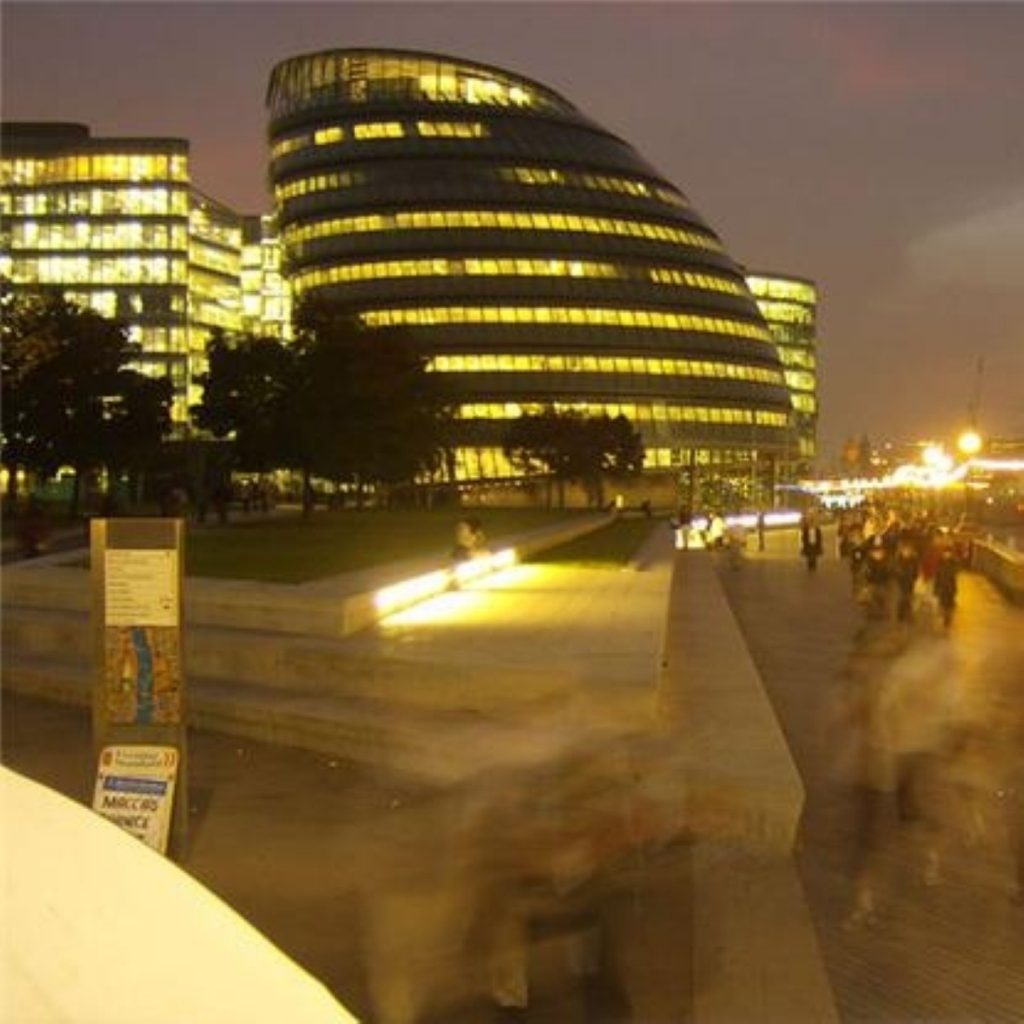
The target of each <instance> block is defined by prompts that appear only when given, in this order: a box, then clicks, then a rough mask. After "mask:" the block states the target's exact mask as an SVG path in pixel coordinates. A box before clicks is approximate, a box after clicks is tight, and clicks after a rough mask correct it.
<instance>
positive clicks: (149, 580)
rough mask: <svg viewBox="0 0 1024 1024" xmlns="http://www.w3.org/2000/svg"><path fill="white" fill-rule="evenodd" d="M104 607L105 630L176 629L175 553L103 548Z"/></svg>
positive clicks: (176, 559) (176, 585)
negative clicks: (146, 627)
mask: <svg viewBox="0 0 1024 1024" xmlns="http://www.w3.org/2000/svg"><path fill="white" fill-rule="evenodd" d="M103 580H104V583H103V589H104V607H105V615H106V624H107V625H108V626H177V625H178V582H179V581H178V553H177V551H174V550H169V549H158V550H146V549H139V548H107V550H106V554H105V561H104V577H103Z"/></svg>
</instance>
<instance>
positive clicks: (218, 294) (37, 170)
mask: <svg viewBox="0 0 1024 1024" xmlns="http://www.w3.org/2000/svg"><path fill="white" fill-rule="evenodd" d="M0 143H2V156H0V216H2V218H3V230H2V233H0V275H2V276H3V277H4V278H5V279H6V280H7V281H8V282H10V287H11V288H12V290H14V291H15V292H17V291H19V290H26V291H28V290H35V289H38V288H39V287H40V286H44V287H45V286H48V287H56V288H59V289H61V291H62V292H63V293H64V294H65V295H66V296H67V298H68V299H70V300H72V301H75V302H78V303H81V304H82V305H85V306H88V307H90V308H92V309H95V310H96V311H97V312H99V313H101V314H102V315H104V316H109V317H117V318H118V319H120V320H122V321H123V322H124V323H125V325H126V326H127V329H128V335H129V338H130V339H131V340H132V341H133V342H136V343H137V344H138V345H139V346H140V347H141V354H140V356H139V359H138V361H137V363H136V367H137V368H138V369H139V370H141V371H142V372H144V373H148V374H151V375H154V376H167V377H169V378H170V380H171V381H172V383H173V385H174V403H173V409H172V416H173V419H174V421H175V423H176V425H177V426H178V427H179V428H181V427H183V426H184V424H186V423H187V419H188V406H189V405H190V404H191V403H193V402H196V401H198V400H199V397H200V394H201V391H200V389H199V387H198V385H197V384H196V377H197V376H198V375H199V374H201V373H202V372H203V370H204V369H205V348H206V342H207V340H208V338H209V334H210V331H211V330H212V329H213V328H214V327H222V328H224V329H226V330H237V329H238V328H239V326H240V323H241V320H240V286H239V260H240V252H241V219H240V217H239V216H238V215H237V214H236V213H234V212H233V211H232V210H230V209H229V208H228V207H226V206H224V205H223V204H221V203H218V202H216V201H215V200H213V199H210V198H209V197H208V196H206V195H204V194H203V193H202V192H200V191H199V190H198V189H196V188H195V187H194V185H193V184H192V181H191V178H190V173H189V146H188V143H187V142H186V141H185V140H184V139H167V138H99V137H95V136H93V135H91V134H90V131H89V128H88V127H87V126H85V125H81V124H61V123H50V122H48V123H38V124H37V123H5V124H3V125H2V126H0Z"/></svg>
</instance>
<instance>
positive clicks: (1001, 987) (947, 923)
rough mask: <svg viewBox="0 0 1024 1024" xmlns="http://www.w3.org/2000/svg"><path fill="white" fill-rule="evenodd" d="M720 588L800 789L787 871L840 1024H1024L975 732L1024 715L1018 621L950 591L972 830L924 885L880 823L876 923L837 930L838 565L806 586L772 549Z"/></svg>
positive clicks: (1003, 840) (848, 785) (973, 581)
mask: <svg viewBox="0 0 1024 1024" xmlns="http://www.w3.org/2000/svg"><path fill="white" fill-rule="evenodd" d="M830 554H831V552H830ZM720 576H721V579H722V580H723V583H724V584H725V588H726V592H727V594H728V596H729V599H730V602H731V604H732V607H733V610H734V612H735V614H736V616H737V618H738V620H739V622H740V626H741V628H742V629H743V632H744V634H745V636H746V639H747V642H748V644H749V647H750V650H751V653H752V655H753V657H754V660H755V663H756V664H757V666H758V669H759V670H760V673H761V676H762V679H763V680H764V684H765V687H766V689H767V691H768V695H769V697H770V698H771V700H772V702H773V705H774V707H775V711H776V714H777V715H778V717H779V719H780V722H781V724H782V727H783V729H784V730H785V733H786V738H787V740H788V742H789V745H790V749H791V751H792V753H793V757H794V759H795V761H796V764H797V767H798V769H799V770H800V773H801V776H802V778H803V781H804V785H805V787H806V791H807V800H806V805H805V811H804V818H803V823H802V828H801V831H800V836H799V840H798V848H797V854H796V856H797V861H798V865H799V869H800V873H801V878H802V880H803V883H804V888H805V892H806V893H807V896H808V901H809V904H810V907H811V911H812V914H813V916H814V921H815V925H816V927H817V931H818V936H819V941H820V943H821V948H822V951H823V953H824V955H825V961H826V966H827V969H828V972H829V976H830V980H831V982H832V986H833V991H834V992H835V996H836V1002H837V1004H838V1008H839V1011H840V1014H841V1016H842V1019H843V1020H844V1021H851V1022H852V1021H865V1022H867V1021H943V1022H954V1021H955V1022H967V1021H972V1022H973V1021H986V1022H989V1021H1020V1020H1024V907H1022V906H1018V905H1014V904H1012V903H1011V902H1010V901H1009V900H1008V898H1007V896H1008V893H1009V891H1010V886H1011V884H1012V873H1013V867H1012V864H1011V863H1010V858H1009V855H1008V850H1007V840H1008V837H1007V834H1006V824H1007V822H1006V819H1005V809H1006V798H1005V796H1003V795H1001V794H1002V793H1003V792H1004V787H1003V779H1002V776H1001V771H1000V769H1001V768H1002V765H1001V764H1000V763H999V759H998V757H997V751H996V750H995V749H994V747H995V743H996V738H994V737H992V736H991V734H990V733H989V731H988V725H989V722H988V720H987V717H986V715H987V710H988V708H989V700H990V698H991V697H992V696H993V695H994V693H995V691H996V690H997V689H1002V690H1003V692H1005V690H1006V689H1007V688H1010V689H1014V688H1015V692H1016V694H1017V699H1018V700H1019V701H1024V642H1022V640H1021V634H1022V631H1024V609H1021V608H1020V607H1016V608H1015V607H1014V606H1012V605H1010V604H1009V603H1007V602H1006V601H1005V600H1004V599H1003V598H1002V597H1001V596H1000V595H999V594H998V593H997V592H996V591H995V590H994V589H993V588H992V587H991V586H990V585H989V584H988V583H987V582H986V581H985V580H984V579H982V578H981V577H978V576H975V575H973V574H965V575H963V576H962V577H961V581H960V583H961V589H960V600H959V607H958V610H957V614H956V618H955V621H954V624H953V626H952V628H951V630H950V632H949V633H948V635H946V636H943V637H941V638H940V639H941V642H943V643H945V644H948V645H949V647H950V649H951V654H952V664H953V665H954V666H955V669H954V671H955V672H956V675H957V679H956V682H957V684H958V687H959V690H960V693H961V694H962V695H963V702H964V705H965V712H966V714H968V715H969V716H970V717H971V718H972V720H973V721H974V723H975V726H976V735H977V737H978V739H977V742H976V743H975V746H974V749H968V751H967V753H966V755H965V757H964V758H963V759H962V760H963V762H964V764H963V766H962V767H958V768H955V769H954V774H956V773H957V772H958V773H959V778H958V781H959V782H960V783H961V785H962V787H963V788H964V789H965V790H966V793H965V800H964V803H965V805H966V806H967V807H968V809H969V811H970V815H969V816H964V817H966V820H964V817H962V818H961V819H960V820H957V821H955V822H953V823H952V824H950V823H949V822H947V823H946V825H947V828H946V830H945V831H946V832H947V836H946V842H945V844H944V845H943V848H942V849H943V864H942V869H941V875H940V879H939V882H938V884H934V885H928V884H926V882H925V879H924V877H923V868H924V858H923V856H922V851H921V849H920V846H919V844H918V838H919V837H918V836H916V835H915V834H914V832H913V829H903V828H901V827H900V825H899V823H898V821H897V818H896V815H895V811H894V810H893V809H892V808H888V811H889V812H891V813H890V814H889V817H887V818H886V820H885V825H884V827H883V835H882V842H881V849H880V851H879V855H880V861H881V866H880V870H879V874H880V876H881V881H880V885H879V888H880V894H879V904H878V913H877V920H876V921H875V922H874V923H873V924H871V925H868V926H864V927H856V928H850V927H847V928H845V929H844V927H843V925H844V921H846V918H847V916H848V913H849V911H850V908H851V905H852V901H853V868H852V863H853V860H854V851H855V849H856V847H857V844H858V843H859V841H860V837H859V836H858V835H857V831H858V827H859V821H860V819H859V815H858V811H857V806H856V801H855V799H854V792H853V785H852V784H853V783H854V782H855V781H856V780H855V777H854V774H853V772H852V771H851V757H850V753H851V749H852V747H851V744H852V743H853V742H854V739H853V738H852V737H851V736H850V735H848V734H844V733H847V726H846V720H845V718H844V716H843V713H842V708H843V706H844V702H845V699H846V689H847V687H848V686H849V685H851V683H850V680H849V679H848V677H847V676H846V674H845V673H844V668H845V667H846V666H847V665H848V663H849V659H850V652H851V646H852V643H853V637H854V634H855V632H856V630H857V628H858V626H859V624H860V621H861V618H860V613H859V610H858V609H857V607H856V605H855V603H854V601H853V598H852V595H851V587H850V580H849V574H848V572H847V567H846V564H845V563H844V562H841V561H839V560H838V559H836V558H835V557H826V558H825V559H824V560H823V561H822V563H821V564H820V565H819V568H818V571H817V573H815V574H811V573H808V572H807V571H806V570H805V569H804V566H803V563H802V561H801V560H800V559H799V557H798V556H797V553H796V541H795V538H794V536H793V535H792V534H785V533H783V534H778V535H775V536H774V537H773V536H769V542H768V546H767V550H766V551H765V552H763V553H758V552H756V551H751V552H750V553H748V556H747V557H746V558H745V559H744V564H743V565H742V566H741V567H740V568H739V569H738V570H731V569H729V568H728V567H727V566H726V565H724V563H723V565H722V567H721V573H720ZM935 683H936V685H940V683H941V681H940V680H936V681H935ZM1019 710H1020V709H1019V708H1018V711H1019Z"/></svg>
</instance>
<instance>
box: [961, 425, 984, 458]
mask: <svg viewBox="0 0 1024 1024" xmlns="http://www.w3.org/2000/svg"><path fill="white" fill-rule="evenodd" d="M956 446H957V448H958V449H959V450H960V453H961V454H962V455H966V456H968V457H970V456H972V455H977V454H978V452H980V451H981V434H979V433H978V432H977V431H976V430H973V429H972V430H965V431H964V432H963V433H962V434H961V435H960V436H959V437H958V438H957V439H956Z"/></svg>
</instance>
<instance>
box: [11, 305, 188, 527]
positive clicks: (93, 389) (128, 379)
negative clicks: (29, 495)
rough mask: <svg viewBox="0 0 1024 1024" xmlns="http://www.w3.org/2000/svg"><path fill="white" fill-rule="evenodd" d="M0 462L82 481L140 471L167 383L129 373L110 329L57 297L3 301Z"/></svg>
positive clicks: (158, 430)
mask: <svg viewBox="0 0 1024 1024" xmlns="http://www.w3.org/2000/svg"><path fill="white" fill-rule="evenodd" d="M0 301H2V306H3V320H2V340H3V357H2V374H3V396H2V400H3V407H2V417H3V437H4V464H5V466H6V467H7V469H8V470H9V471H10V474H11V476H10V479H11V480H12V481H13V480H15V479H16V477H17V473H16V471H17V469H19V468H25V469H28V470H30V471H32V472H35V473H37V474H38V475H40V476H42V477H47V476H52V475H53V474H54V473H55V472H56V471H57V470H58V469H59V468H60V467H61V466H72V467H73V468H74V470H75V487H74V492H73V498H72V513H73V514H74V513H76V512H77V507H78V501H79V493H80V488H81V478H82V476H83V474H84V473H85V472H86V471H89V470H92V469H97V468H99V467H102V466H105V467H107V468H108V469H109V470H110V471H111V472H112V473H116V472H118V471H120V470H123V469H131V468H135V467H137V466H139V465H141V464H142V463H143V462H144V461H145V459H146V458H147V457H148V456H149V455H150V454H151V453H152V451H153V450H154V449H155V448H156V446H157V445H158V444H159V443H160V439H161V438H162V437H163V435H164V434H166V433H167V431H168V430H169V429H170V404H171V392H172V389H171V384H170V382H169V381H167V380H165V379H161V380H154V379H151V378H148V377H145V376H144V375H142V374H140V373H138V372H136V371H135V370H132V369H129V368H128V364H129V363H130V362H131V360H132V359H134V358H136V357H137V356H138V354H139V348H138V346H137V345H133V344H132V343H130V342H129V341H128V338H127V335H126V333H125V330H124V328H123V326H122V325H121V324H119V323H118V322H117V321H114V320H109V319H107V318H106V317H103V316H100V314H98V313H96V312H94V311H93V310H90V309H86V308H83V307H80V306H77V305H75V304H74V303H72V302H69V301H67V300H66V299H65V298H64V297H63V295H61V294H60V293H59V292H57V291H53V292H41V293H38V294H33V295H15V294H12V293H11V292H10V291H9V290H8V289H4V291H3V295H2V300H0Z"/></svg>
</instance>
